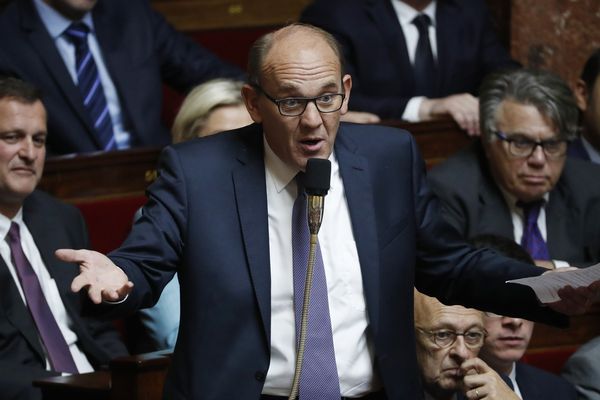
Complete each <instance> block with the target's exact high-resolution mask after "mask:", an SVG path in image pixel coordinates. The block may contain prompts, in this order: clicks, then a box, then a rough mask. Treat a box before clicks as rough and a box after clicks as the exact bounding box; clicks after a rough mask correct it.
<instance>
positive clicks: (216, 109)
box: [135, 79, 252, 353]
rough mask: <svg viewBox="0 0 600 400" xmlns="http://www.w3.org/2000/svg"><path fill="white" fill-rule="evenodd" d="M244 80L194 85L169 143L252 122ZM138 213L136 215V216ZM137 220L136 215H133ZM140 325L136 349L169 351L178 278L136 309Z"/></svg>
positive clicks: (176, 317) (177, 306) (176, 309)
mask: <svg viewBox="0 0 600 400" xmlns="http://www.w3.org/2000/svg"><path fill="white" fill-rule="evenodd" d="M243 84H244V83H243V82H240V81H233V80H229V79H215V80H211V81H208V82H205V83H203V84H201V85H199V86H196V88H194V89H193V90H192V91H191V92H190V93H189V94H188V95H187V97H186V98H185V100H184V101H183V103H182V104H181V108H180V109H179V112H178V113H177V116H176V117H175V121H174V122H173V128H172V130H171V135H172V139H173V143H181V142H185V141H186V140H191V139H194V138H196V137H202V136H208V135H212V134H215V133H218V132H222V131H226V130H230V129H236V128H240V127H242V126H246V125H249V124H251V123H252V119H251V118H250V114H248V111H246V106H245V105H244V102H243V100H242V94H241V89H242V85H243ZM140 215H141V213H138V214H137V217H138V218H139V216H140ZM136 219H137V218H136ZM138 314H139V317H140V322H141V325H142V328H143V332H142V338H140V340H138V341H137V348H136V349H135V350H136V352H140V353H142V352H148V351H155V350H164V349H170V350H172V349H173V348H174V347H175V342H176V340H177V334H178V332H179V314H180V302H179V280H178V279H177V275H176V276H175V277H174V278H173V279H172V280H171V282H169V283H168V284H167V286H165V288H164V290H163V292H162V294H161V296H160V299H159V300H158V302H157V303H156V305H154V307H151V308H147V309H144V310H140V311H139V313H138Z"/></svg>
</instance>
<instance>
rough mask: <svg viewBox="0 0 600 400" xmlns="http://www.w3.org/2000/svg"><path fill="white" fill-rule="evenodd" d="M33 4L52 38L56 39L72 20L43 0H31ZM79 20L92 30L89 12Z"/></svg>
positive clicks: (92, 23)
mask: <svg viewBox="0 0 600 400" xmlns="http://www.w3.org/2000/svg"><path fill="white" fill-rule="evenodd" d="M33 4H34V5H35V8H36V9H37V12H38V14H39V15H40V18H41V19H42V22H43V23H44V26H45V27H46V30H48V33H49V34H50V36H51V37H52V39H57V38H58V37H59V36H61V35H62V34H63V33H64V32H65V31H66V30H67V28H68V27H69V26H70V25H71V24H72V23H73V22H74V21H71V20H70V19H68V18H67V17H65V16H64V15H62V14H61V13H59V12H58V11H56V10H55V9H54V8H52V7H50V6H49V5H48V4H46V3H44V1H43V0H33ZM81 22H83V23H84V24H86V25H87V27H88V28H89V29H90V32H94V21H93V20H92V13H91V12H88V13H86V14H85V15H84V16H83V18H82V19H81Z"/></svg>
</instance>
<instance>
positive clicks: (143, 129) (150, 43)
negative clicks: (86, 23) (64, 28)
mask: <svg viewBox="0 0 600 400" xmlns="http://www.w3.org/2000/svg"><path fill="white" fill-rule="evenodd" d="M92 18H93V20H94V26H95V28H96V34H97V40H98V43H99V45H100V48H101V50H102V55H103V57H104V61H105V63H106V67H107V69H108V72H109V73H110V76H111V78H112V80H113V82H114V84H115V87H116V89H117V92H118V94H119V99H120V101H121V107H122V112H123V115H124V119H125V125H126V128H127V129H128V130H129V131H130V132H131V133H132V138H131V144H132V147H139V146H163V145H165V144H167V143H169V142H170V136H169V133H168V130H167V129H166V128H165V127H164V125H163V124H162V122H161V119H160V117H161V107H162V82H165V83H167V84H168V85H170V86H172V87H173V88H174V89H176V90H179V91H185V90H188V89H190V88H192V87H193V86H194V85H196V84H198V83H200V82H203V81H205V80H208V79H211V78H215V77H219V76H230V77H238V78H239V77H240V76H242V71H240V70H238V69H237V68H235V67H233V66H230V65H228V64H226V63H224V62H222V61H221V60H219V59H218V58H217V57H216V56H214V55H213V54H212V53H210V52H208V51H207V50H205V49H203V48H202V47H200V46H199V45H198V44H196V43H194V42H193V41H192V40H191V39H188V38H186V37H185V36H184V35H183V34H181V33H178V32H176V31H175V30H174V29H173V28H172V27H171V26H170V25H169V24H167V22H166V21H165V19H164V18H163V17H162V16H161V15H160V14H158V13H157V12H155V11H153V10H152V9H151V8H150V6H149V4H148V1H146V0H128V1H126V2H124V1H121V0H102V1H99V2H98V3H97V4H96V5H95V7H94V9H93V11H92ZM0 73H8V74H12V75H17V76H19V77H21V78H22V79H24V80H27V81H30V82H32V83H34V84H35V85H36V86H38V87H39V88H40V89H41V90H42V93H43V99H44V105H45V106H46V109H47V111H48V133H49V134H48V143H47V148H48V152H49V153H50V154H54V155H56V154H67V153H82V152H91V151H98V150H101V147H100V144H99V143H98V140H97V139H96V136H95V134H94V132H93V130H92V123H91V122H90V119H89V117H88V115H87V113H86V110H85V109H84V106H83V100H82V98H81V94H80V92H79V90H78V88H77V87H76V86H75V84H74V83H73V80H72V79H71V76H70V75H69V73H68V71H67V68H66V67H65V64H64V62H63V60H62V58H61V56H60V54H59V52H58V50H57V49H56V46H55V44H54V42H53V40H52V38H51V37H50V35H49V34H48V32H47V31H46V28H45V27H44V24H43V22H42V20H41V19H40V17H39V16H38V14H37V11H36V9H35V6H34V5H33V2H32V0H15V1H13V2H12V3H11V4H9V5H8V6H7V7H6V9H5V10H4V12H3V13H2V15H1V16H0Z"/></svg>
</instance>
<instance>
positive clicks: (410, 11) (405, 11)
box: [392, 0, 437, 26]
mask: <svg viewBox="0 0 600 400" xmlns="http://www.w3.org/2000/svg"><path fill="white" fill-rule="evenodd" d="M392 5H393V6H394V9H395V10H396V14H398V19H399V20H400V24H401V25H407V24H410V23H412V20H413V19H415V17H416V16H417V15H419V14H426V15H427V16H428V17H429V18H430V19H431V25H432V26H435V11H436V8H437V1H436V0H433V1H432V2H431V3H429V5H428V6H427V7H425V9H424V10H423V11H417V10H415V9H414V8H412V7H411V6H409V5H408V4H406V3H405V2H403V1H401V0H394V1H392Z"/></svg>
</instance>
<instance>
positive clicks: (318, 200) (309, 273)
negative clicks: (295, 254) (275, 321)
mask: <svg viewBox="0 0 600 400" xmlns="http://www.w3.org/2000/svg"><path fill="white" fill-rule="evenodd" d="M330 178H331V162H329V160H324V159H322V158H309V159H308V160H307V162H306V171H305V172H304V174H303V175H302V184H303V185H304V191H305V192H306V195H307V199H306V200H307V201H306V203H307V214H308V228H309V230H310V247H309V251H308V265H307V269H306V282H305V285H304V296H303V297H304V300H303V302H302V317H301V321H300V332H299V335H298V347H297V348H296V365H295V368H294V379H293V381H292V388H291V390H290V395H289V397H288V400H296V397H297V396H298V390H299V387H300V374H301V371H302V363H303V361H304V349H305V346H306V335H307V327H308V308H309V303H310V292H311V288H312V281H313V274H314V266H315V257H316V251H317V245H318V238H317V234H318V233H319V228H320V227H321V222H322V221H323V206H324V204H325V195H326V194H327V191H329V181H330Z"/></svg>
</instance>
